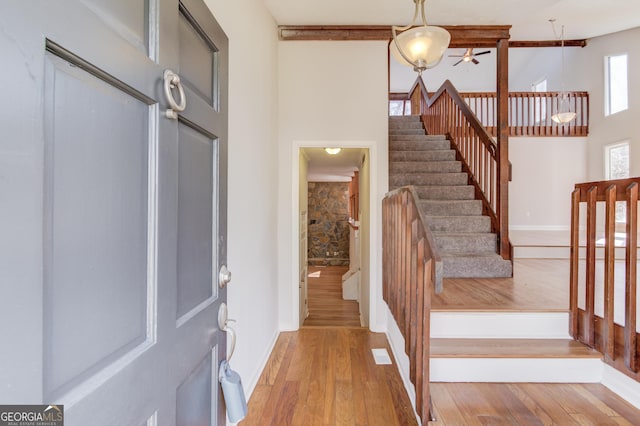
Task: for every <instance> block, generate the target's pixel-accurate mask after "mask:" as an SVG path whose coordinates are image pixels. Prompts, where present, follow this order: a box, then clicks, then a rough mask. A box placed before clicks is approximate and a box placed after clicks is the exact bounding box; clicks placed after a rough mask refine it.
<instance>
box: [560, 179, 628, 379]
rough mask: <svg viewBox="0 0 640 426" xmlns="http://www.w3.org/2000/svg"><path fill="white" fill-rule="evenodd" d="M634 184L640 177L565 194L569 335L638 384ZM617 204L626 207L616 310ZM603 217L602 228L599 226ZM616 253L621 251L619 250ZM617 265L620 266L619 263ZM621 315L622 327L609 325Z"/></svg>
mask: <svg viewBox="0 0 640 426" xmlns="http://www.w3.org/2000/svg"><path fill="white" fill-rule="evenodd" d="M639 185H640V178H631V179H620V180H610V181H601V182H589V183H580V184H577V185H575V190H574V191H573V193H572V194H571V272H570V310H571V321H570V333H571V335H572V336H573V338H574V339H576V340H578V341H580V342H582V343H584V344H586V345H588V346H590V347H592V348H595V349H596V350H598V351H600V352H601V353H602V354H603V355H604V360H605V362H607V363H608V364H610V365H612V366H613V367H615V368H616V369H618V370H620V371H621V372H623V373H625V374H627V375H628V376H630V377H633V378H635V379H636V380H638V381H640V372H639V370H640V339H639V338H638V334H639V333H638V331H637V330H638V329H637V326H638V323H637V302H638V294H637V284H636V279H637V274H636V273H637V262H638V187H639ZM620 202H622V203H624V205H625V207H626V224H625V229H624V235H625V238H624V241H625V244H624V246H625V247H624V280H621V279H619V280H617V281H618V290H621V287H622V286H623V285H624V302H623V303H624V306H616V303H615V298H614V295H615V294H616V280H615V275H616V244H615V241H616V203H620ZM603 204H604V206H603ZM581 207H583V208H581ZM585 209H586V212H585ZM581 213H582V214H581ZM602 215H604V216H602ZM581 219H583V220H581ZM603 219H604V224H602V222H603ZM598 224H599V226H598ZM602 226H604V238H603V239H597V237H596V235H597V234H598V233H600V234H601V233H602V231H599V230H598V228H601V227H602ZM581 231H584V232H585V234H586V236H585V237H586V256H585V258H584V259H581V253H580V243H581V238H580V233H581ZM619 231H620V229H619ZM619 234H620V232H619V233H618V235H619ZM603 242H604V244H603ZM600 246H603V250H604V260H603V261H600V260H597V259H596V251H597V250H596V249H598V250H600ZM618 250H620V251H622V250H623V249H622V248H620V247H619V248H618ZM600 262H602V266H603V268H602V272H600V268H598V267H597V266H599V265H600ZM617 263H618V265H619V266H622V262H621V261H619V262H617ZM598 272H600V273H598ZM618 272H620V268H618ZM600 302H602V303H600ZM581 306H582V307H581ZM600 306H602V309H601V311H602V312H596V307H598V308H599V307H600ZM598 311H600V309H598ZM621 311H624V324H618V323H616V322H615V321H614V313H615V312H621ZM619 319H620V318H619Z"/></svg>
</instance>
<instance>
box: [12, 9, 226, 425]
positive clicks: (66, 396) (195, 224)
mask: <svg viewBox="0 0 640 426" xmlns="http://www.w3.org/2000/svg"><path fill="white" fill-rule="evenodd" d="M192 8H195V10H196V12H197V13H196V12H193V10H192ZM180 10H182V11H183V12H182V13H187V14H189V15H193V16H196V17H197V21H194V22H197V26H196V25H194V28H199V31H202V32H203V33H206V34H207V37H208V38H209V39H210V40H211V41H212V45H215V46H216V49H217V52H216V53H215V56H216V57H217V59H215V61H214V63H215V66H214V67H213V70H212V76H211V78H212V80H211V89H210V91H211V92H212V94H211V95H210V96H209V99H208V100H207V99H206V96H203V94H201V93H198V92H203V91H202V89H201V88H199V84H200V83H199V82H198V84H194V85H193V86H192V88H189V87H187V88H186V92H187V104H188V107H187V109H186V110H185V111H184V112H183V113H181V114H180V115H179V118H178V120H172V119H169V118H167V117H166V116H165V111H166V109H167V108H168V102H167V101H166V100H165V98H164V93H163V74H164V71H165V70H166V69H172V70H174V71H176V72H180V69H179V67H180V66H183V65H184V67H185V68H187V69H188V68H189V66H190V64H180V39H179V30H180V25H181V24H180V19H183V18H180V13H181V12H180ZM185 16H186V15H185ZM0 28H2V31H0V51H2V52H3V72H6V73H7V74H6V75H11V76H13V79H12V84H10V85H7V87H5V95H6V96H8V99H12V102H5V103H2V104H0V116H2V117H4V118H6V120H5V121H3V127H4V133H5V137H3V138H2V139H0V170H2V173H1V174H2V179H0V194H2V199H3V208H2V209H0V235H3V238H2V239H0V336H1V337H2V338H3V339H5V338H6V339H9V340H5V341H11V342H12V350H7V351H1V352H0V383H2V384H3V386H1V387H0V401H3V403H15V404H35V403H52V404H64V405H65V418H66V420H67V424H69V425H85V424H87V425H88V424H90V425H92V426H94V425H95V426H101V425H105V426H106V425H144V424H146V425H147V426H152V425H175V424H176V423H177V421H178V416H180V417H179V419H180V422H182V419H186V418H187V417H188V416H187V417H184V415H185V414H184V413H185V411H184V410H185V409H187V410H188V409H189V408H188V407H187V405H188V403H190V402H193V401H200V402H201V403H202V405H201V406H199V407H200V408H197V409H196V410H195V412H198V413H204V412H205V411H208V413H209V414H208V419H209V421H210V424H224V422H225V418H224V416H225V412H224V409H223V405H222V400H221V395H220V392H219V390H218V384H217V369H218V363H219V362H220V360H221V359H224V357H225V355H226V336H225V334H224V333H222V332H221V331H220V330H219V329H218V325H217V310H218V306H219V304H220V303H221V302H222V301H225V300H226V290H225V289H219V288H218V287H217V272H218V270H219V268H220V266H221V265H222V264H223V263H226V241H227V240H226V171H227V167H226V155H227V112H226V110H227V108H226V106H227V89H226V84H227V58H228V55H227V51H226V49H227V39H226V37H225V36H224V33H223V32H222V30H221V29H220V28H219V26H218V25H217V23H216V22H215V20H214V19H213V17H212V16H211V14H210V12H209V11H208V9H207V8H206V6H205V5H204V3H203V2H202V1H201V0H188V1H185V2H184V3H179V2H178V1H170V0H167V1H164V0H163V1H158V0H135V1H125V0H117V1H115V2H112V1H106V0H82V1H81V0H68V1H64V2H0ZM210 29H213V31H211V32H210V31H209V30H210ZM185 81H187V82H188V81H189V78H185ZM189 84H191V83H189ZM216 87H219V89H216ZM196 89H197V91H196ZM206 90H209V89H206ZM206 90H205V91H206ZM203 93H204V92H203ZM216 99H220V103H219V108H214V107H213V106H212V104H215V103H216ZM205 387H207V389H205ZM184 395H188V397H185V396H184ZM194 395H195V396H194ZM179 401H182V402H179ZM212 403H213V405H212ZM185 404H187V405H185ZM207 404H208V408H207V407H204V406H205V405H207ZM180 407H181V408H180ZM200 417H202V416H200ZM185 422H186V420H185ZM207 424H209V423H207Z"/></svg>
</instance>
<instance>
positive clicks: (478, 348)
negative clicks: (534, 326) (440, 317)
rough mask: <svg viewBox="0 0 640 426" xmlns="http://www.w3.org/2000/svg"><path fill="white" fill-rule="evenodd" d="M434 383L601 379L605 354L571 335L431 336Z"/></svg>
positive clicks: (553, 381) (585, 381) (430, 368)
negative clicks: (563, 337)
mask: <svg viewBox="0 0 640 426" xmlns="http://www.w3.org/2000/svg"><path fill="white" fill-rule="evenodd" d="M429 370H430V373H431V374H430V376H431V381H433V382H494V383H495V382H502V383H507V382H510V383H522V382H530V383H536V382H537V383H598V382H600V381H601V380H602V375H603V371H604V363H603V362H602V355H601V354H600V353H598V352H596V351H593V350H591V349H589V348H588V347H586V346H584V345H582V344H580V343H577V342H575V341H573V340H571V339H521V338H514V339H432V340H431V362H430V367H429Z"/></svg>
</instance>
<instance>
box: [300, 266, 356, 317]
mask: <svg viewBox="0 0 640 426" xmlns="http://www.w3.org/2000/svg"><path fill="white" fill-rule="evenodd" d="M348 269H349V268H347V267H346V266H309V275H308V278H307V301H308V302H307V303H308V306H309V316H308V317H307V318H306V319H305V321H304V324H303V325H304V326H305V327H308V326H346V327H360V308H359V306H358V302H357V301H355V300H344V299H342V275H344V273H345V272H347V270H348Z"/></svg>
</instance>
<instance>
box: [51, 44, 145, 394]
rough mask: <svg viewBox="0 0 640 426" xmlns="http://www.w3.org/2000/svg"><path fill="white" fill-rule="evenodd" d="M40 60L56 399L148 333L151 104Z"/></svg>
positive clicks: (55, 61) (71, 69) (57, 62)
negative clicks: (43, 105) (148, 194)
mask: <svg viewBox="0 0 640 426" xmlns="http://www.w3.org/2000/svg"><path fill="white" fill-rule="evenodd" d="M45 61H46V74H45V79H46V85H45V93H46V105H47V108H46V112H45V117H44V119H45V123H46V127H45V130H46V132H45V133H46V137H45V143H46V157H45V200H46V201H45V206H44V220H45V235H44V239H45V242H46V246H45V251H44V265H45V268H44V290H45V292H44V295H45V296H44V304H43V305H44V315H45V318H44V319H45V320H44V325H45V329H44V336H45V345H44V349H45V360H46V362H45V395H46V396H47V397H48V398H52V397H55V396H58V395H60V394H61V393H62V392H63V391H64V390H65V389H66V390H69V389H70V386H71V385H72V384H73V383H77V382H79V381H81V380H83V379H86V377H87V374H88V373H90V372H95V371H97V370H98V369H100V368H104V367H106V366H107V365H109V364H110V363H111V362H113V360H114V358H116V357H118V356H122V355H123V354H124V353H126V352H127V351H129V350H131V349H132V348H133V347H135V346H136V345H139V344H141V343H142V342H144V341H145V340H146V339H147V338H148V336H147V323H146V322H147V310H148V307H147V286H148V281H147V252H148V247H147V240H148V238H147V220H148V212H147V204H148V203H147V197H148V196H147V192H148V180H147V177H148V171H147V163H148V145H149V138H148V136H149V131H148V128H149V121H150V117H149V116H150V107H149V106H148V105H147V104H145V103H143V102H142V101H140V100H138V99H135V98H134V97H132V96H131V95H130V94H128V93H124V92H123V91H121V90H120V89H119V88H117V87H114V86H112V85H110V84H108V83H106V82H105V81H103V80H101V79H98V78H97V77H95V76H93V75H91V74H89V73H88V72H85V71H83V70H82V69H80V68H78V67H76V66H73V65H71V64H70V63H68V62H66V61H64V60H62V59H60V58H58V57H56V56H54V55H53V54H49V53H48V54H47V55H46V59H45ZM78 123H83V125H82V126H79V125H78ZM113 123H118V126H113ZM97 301H99V303H95V302H97Z"/></svg>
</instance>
